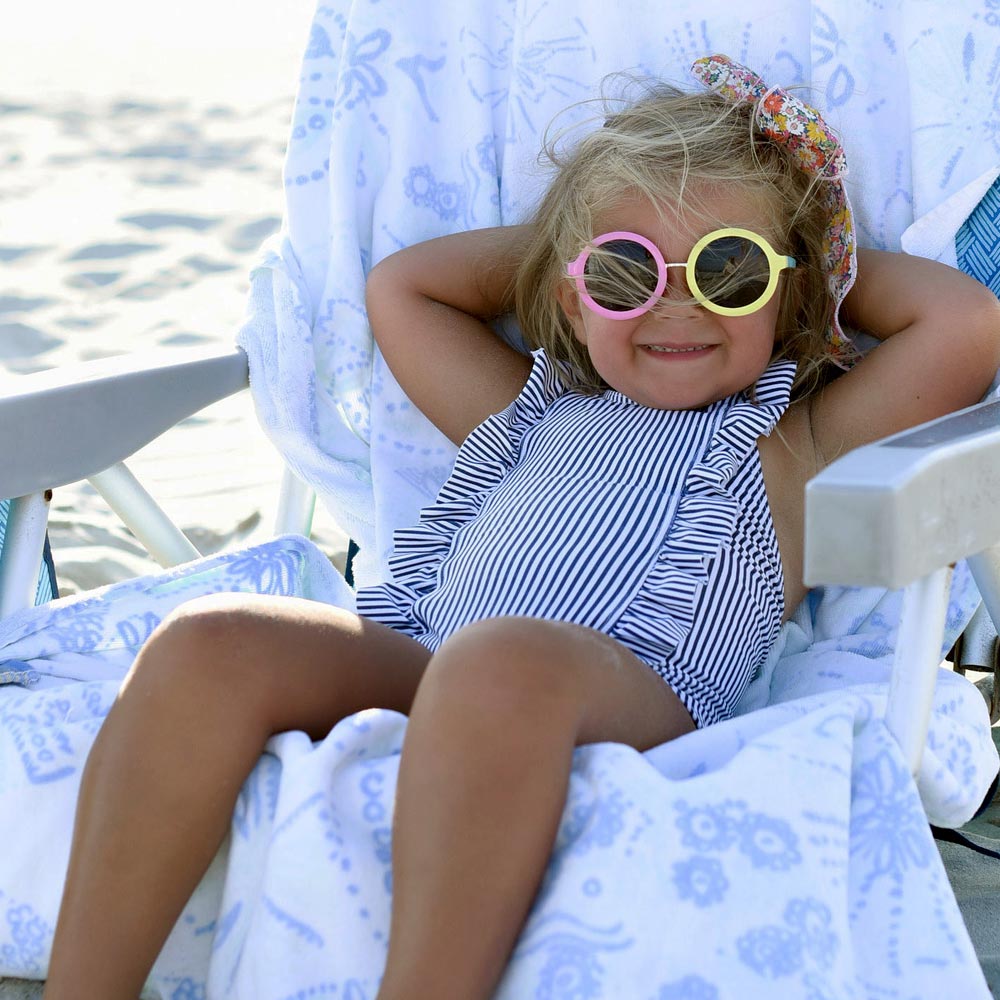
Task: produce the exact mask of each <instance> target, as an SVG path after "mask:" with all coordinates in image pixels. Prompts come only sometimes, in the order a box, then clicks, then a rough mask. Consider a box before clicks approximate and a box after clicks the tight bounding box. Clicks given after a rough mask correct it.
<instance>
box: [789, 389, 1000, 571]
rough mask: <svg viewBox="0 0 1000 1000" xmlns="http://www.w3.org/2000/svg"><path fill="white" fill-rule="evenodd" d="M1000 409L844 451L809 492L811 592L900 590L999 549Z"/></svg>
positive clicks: (982, 408)
mask: <svg viewBox="0 0 1000 1000" xmlns="http://www.w3.org/2000/svg"><path fill="white" fill-rule="evenodd" d="M998 512H1000V402H986V403H978V404H977V405H976V406H971V407H969V408H968V409H965V410H959V411H958V412H957V413H952V414H949V415H948V416H946V417H941V418H939V419H938V420H932V421H930V422H929V423H926V424H921V425H920V426H919V427H916V428H913V429H911V430H908V431H904V432H902V433H901V434H895V435H893V436H892V437H888V438H885V439H883V440H882V441H878V442H876V443H874V444H870V445H866V446H865V447H863V448H858V449H856V450H855V451H852V452H850V453H849V454H847V455H845V456H844V457H843V458H840V459H838V460H837V461H836V462H833V463H832V464H831V465H830V466H828V467H827V468H826V469H824V470H823V472H821V473H820V474H819V475H818V476H816V477H815V478H813V479H812V480H810V482H809V483H808V485H807V486H806V517H805V520H806V524H805V534H806V538H805V565H804V576H805V582H806V584H807V585H808V586H810V587H811V586H817V585H820V584H840V585H844V586H878V587H888V588H890V589H897V588H900V587H905V586H907V585H908V584H910V583H912V582H913V581H915V580H917V579H920V578H921V577H924V576H926V575H927V574H929V573H931V572H933V571H934V570H936V569H938V568H940V567H943V566H947V565H949V564H951V563H954V562H956V561H958V560H960V559H965V558H966V557H968V556H971V555H975V554H976V553H979V552H982V551H983V550H985V549H987V548H988V547H990V546H991V545H994V544H996V543H997V542H998V541H1000V516H998Z"/></svg>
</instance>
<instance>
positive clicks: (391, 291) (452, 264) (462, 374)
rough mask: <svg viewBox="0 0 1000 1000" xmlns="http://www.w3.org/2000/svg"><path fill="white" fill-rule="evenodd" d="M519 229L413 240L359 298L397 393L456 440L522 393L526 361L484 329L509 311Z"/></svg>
mask: <svg viewBox="0 0 1000 1000" xmlns="http://www.w3.org/2000/svg"><path fill="white" fill-rule="evenodd" d="M528 236H529V230H528V227H526V226H507V227H502V228H498V229H477V230H473V231H472V232H467V233H457V234H455V235H453V236H442V237H440V238H439V239H435V240H428V241H427V242H426V243H418V244H415V245H414V246H412V247H408V248H407V249H405V250H400V251H399V252H398V253H394V254H392V255H391V256H389V257H386V258H385V260H383V261H382V262H381V263H379V264H377V265H376V266H375V267H374V268H373V269H372V271H371V274H370V275H369V277H368V286H367V289H366V301H367V306H368V319H369V322H370V323H371V327H372V333H373V335H374V337H375V340H376V342H377V343H378V346H379V348H380V350H381V351H382V356H383V357H384V358H385V360H386V363H387V364H388V365H389V368H390V370H391V371H392V373H393V375H395V377H396V380H397V381H398V382H399V384H400V386H402V388H403V391H404V392H405V393H406V394H407V396H409V397H410V399H411V400H412V401H413V402H414V403H415V404H416V405H417V406H418V407H420V409H421V410H422V411H423V413H424V414H425V415H426V416H427V417H428V419H429V420H431V422H432V423H433V424H434V425H435V426H436V427H438V428H439V429H440V430H441V431H442V432H443V433H444V434H446V435H447V436H448V437H449V438H450V439H451V440H452V441H454V442H455V443H456V444H461V443H462V441H464V440H465V438H466V436H467V435H468V433H469V431H471V430H472V429H473V428H474V427H476V426H477V425H478V424H480V423H482V421H483V420H485V419H486V417H488V416H489V415H490V414H492V413H498V412H499V411H500V410H502V409H504V408H505V407H506V406H507V405H508V404H509V403H510V402H511V401H512V400H513V399H514V398H515V397H516V396H517V394H518V393H519V392H520V391H521V389H522V388H523V386H524V383H525V381H526V380H527V377H528V372H529V371H530V370H531V359H530V358H528V357H526V356H525V355H523V354H521V353H519V352H518V351H515V350H514V349H513V348H512V347H510V346H508V345H507V344H506V343H504V342H503V341H502V340H501V339H500V338H499V337H498V336H497V335H496V334H495V333H494V332H493V331H492V330H491V329H490V327H489V326H488V325H487V323H488V321H489V320H491V319H494V318H496V317H497V316H500V315H502V314H503V313H505V312H508V311H509V310H510V309H511V307H512V305H513V278H514V272H515V269H516V267H517V262H518V261H519V260H520V258H521V256H522V255H523V253H524V250H525V247H526V245H527V241H528Z"/></svg>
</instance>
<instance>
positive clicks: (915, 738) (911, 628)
mask: <svg viewBox="0 0 1000 1000" xmlns="http://www.w3.org/2000/svg"><path fill="white" fill-rule="evenodd" d="M950 583H951V568H950V567H945V568H943V569H939V570H935V571H934V572H933V573H929V574H928V575H927V576H925V577H922V578H921V579H919V580H915V581H914V582H913V583H911V584H910V585H909V586H908V587H907V588H906V590H905V592H904V594H903V615H902V619H901V620H900V623H899V637H898V640H897V642H896V655H895V658H894V660H893V665H892V679H891V681H890V683H889V702H888V704H887V705H886V712H885V721H886V725H887V726H888V728H889V731H890V732H891V733H892V735H893V736H894V737H895V738H896V742H897V743H899V747H900V750H901V751H902V753H903V756H904V758H905V759H906V763H907V766H908V767H909V769H910V772H911V773H912V774H914V775H915V774H916V773H917V771H918V770H919V768H920V758H921V756H922V755H923V749H924V740H925V739H926V737H927V727H928V724H929V721H930V715H931V705H932V703H933V700H934V686H935V683H936V681H937V672H938V665H939V664H940V662H941V636H942V635H943V634H944V624H945V617H946V615H947V613H948V588H949V584H950Z"/></svg>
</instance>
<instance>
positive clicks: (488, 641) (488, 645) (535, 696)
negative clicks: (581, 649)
mask: <svg viewBox="0 0 1000 1000" xmlns="http://www.w3.org/2000/svg"><path fill="white" fill-rule="evenodd" d="M568 638H569V636H568V634H567V632H566V627H565V625H564V624H563V623H560V622H551V621H545V620H543V619H538V618H525V617H516V616H508V617H498V618H489V619H484V620H482V621H478V622H473V623H472V624H470V625H466V626H465V627H464V628H462V629H459V630H458V631H457V632H455V633H454V634H453V635H452V636H450V637H449V638H448V639H447V640H446V641H445V642H444V643H442V645H441V647H440V648H439V649H438V650H437V652H436V653H435V654H434V655H433V656H432V657H431V660H430V662H429V664H428V666H427V673H426V675H425V678H424V681H423V683H422V685H421V688H422V689H424V688H426V689H427V691H428V692H433V693H434V694H436V695H437V696H439V697H442V696H446V697H449V698H452V699H456V698H457V699H460V700H462V701H463V703H465V704H467V705H468V706H469V707H470V708H475V707H477V706H478V707H480V708H482V709H484V710H488V711H490V712H511V713H519V712H523V711H531V712H538V711H540V710H543V709H546V710H552V709H554V708H555V707H556V706H563V707H565V708H570V709H571V708H572V703H573V702H574V700H575V699H576V696H577V693H578V692H579V686H578V685H577V684H576V683H575V677H574V675H575V674H576V672H577V667H578V664H577V663H576V662H575V661H574V659H573V657H572V655H567V652H568V650H567V639H568Z"/></svg>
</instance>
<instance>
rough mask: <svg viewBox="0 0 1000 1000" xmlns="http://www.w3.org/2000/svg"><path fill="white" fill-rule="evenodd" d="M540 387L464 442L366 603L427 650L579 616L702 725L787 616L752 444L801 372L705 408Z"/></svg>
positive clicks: (544, 377) (557, 385)
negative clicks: (521, 622)
mask: <svg viewBox="0 0 1000 1000" xmlns="http://www.w3.org/2000/svg"><path fill="white" fill-rule="evenodd" d="M534 357H535V362H534V365H533V367H532V370H531V373H530V375H529V377H528V381H527V383H526V384H525V387H524V389H523V390H522V392H521V394H520V395H519V396H518V398H517V399H516V400H515V401H514V402H513V403H511V405H510V406H509V407H507V409H506V410H504V411H503V412H502V413H499V414H496V415H494V416H492V417H490V418H488V419H487V420H486V421H484V422H483V423H482V424H480V426H479V427H477V428H476V429H475V430H474V431H473V432H472V433H471V434H470V435H469V437H468V438H467V439H466V441H465V442H464V443H463V445H462V447H461V449H460V450H459V454H458V457H457V459H456V461H455V466H454V469H453V470H452V474H451V476H450V477H449V479H448V481H447V482H446V483H445V484H444V486H443V487H442V489H441V492H440V494H439V495H438V498H437V501H436V502H435V503H434V504H432V505H431V506H430V507H427V508H425V509H424V510H423V511H421V516H420V521H419V523H418V524H417V525H416V526H414V527H412V528H406V529H402V530H400V531H397V532H396V533H395V535H394V539H393V540H394V545H395V548H394V551H393V555H392V557H391V558H390V560H389V565H390V569H391V571H392V581H391V582H388V583H384V584H379V585H377V586H374V587H367V588H364V589H362V590H361V591H359V592H358V595H357V597H358V602H357V607H358V611H359V612H360V613H361V614H363V615H365V616H367V617H369V618H373V619H375V620H377V621H381V622H383V623H384V624H386V625H389V626H391V627H393V628H396V629H399V630H400V631H403V632H406V633H407V634H409V635H411V636H413V637H414V638H416V639H418V640H419V641H420V642H422V643H424V644H425V645H426V646H427V647H428V648H430V649H432V650H433V649H437V648H438V647H439V646H440V645H441V643H442V642H444V640H445V639H446V638H447V637H448V636H449V635H451V634H453V633H454V632H456V631H457V630H458V629H460V628H462V626H464V625H467V624H469V623H471V622H475V621H479V620H481V619H484V618H492V617H497V616H500V615H528V616H532V617H538V618H547V619H553V620H559V621H570V622H576V623H577V624H580V625H586V626H589V627H590V628H594V629H598V630H600V631H602V632H605V633H606V634H608V635H610V636H613V637H614V638H616V639H618V640H619V641H620V642H622V643H623V644H624V645H625V646H627V647H628V648H629V649H631V650H632V651H633V652H634V653H635V654H636V655H637V656H638V657H639V658H640V659H642V660H643V661H645V662H646V663H648V664H649V665H650V666H651V667H652V668H653V669H654V670H656V671H657V672H658V673H659V674H660V675H661V676H662V677H663V678H664V679H665V680H666V681H667V682H668V683H669V684H670V685H671V687H673V688H674V690H675V691H676V692H677V694H678V695H679V696H680V697H681V699H682V700H683V701H684V703H685V705H686V706H687V708H688V710H689V711H690V712H691V714H692V716H693V717H694V719H695V721H696V722H697V723H698V724H699V725H707V724H708V723H711V722H714V721H717V720H719V719H722V718H725V717H727V716H728V715H729V714H731V712H732V708H733V706H734V705H735V703H736V701H737V699H738V698H739V696H740V694H741V693H742V691H743V689H744V687H745V686H746V684H747V682H748V681H749V679H750V677H751V675H752V673H753V671H754V668H755V667H756V666H757V665H758V664H759V663H760V662H761V661H762V660H763V659H764V657H765V656H766V655H767V651H768V649H769V648H770V646H771V643H772V642H773V641H774V638H775V636H776V634H777V630H778V628H779V626H780V624H781V617H782V613H783V610H784V601H783V578H782V572H781V560H780V557H779V554H778V548H777V542H776V540H775V537H774V529H773V525H772V524H771V517H770V511H769V509H768V506H767V498H766V495H765V492H764V483H763V479H762V477H761V470H760V462H759V458H758V454H757V448H756V442H757V438H758V437H760V436H761V435H763V434H768V433H769V432H770V431H771V429H772V428H773V427H774V424H775V423H776V422H777V420H778V418H779V417H780V416H781V414H782V413H783V412H784V410H785V408H786V407H787V405H788V399H789V393H790V390H791V383H792V378H793V376H794V371H795V369H794V365H793V364H791V363H789V362H781V363H776V364H773V365H772V366H771V367H770V368H768V370H767V371H766V372H765V373H764V375H763V376H762V377H761V379H760V380H759V382H758V383H757V386H756V392H755V396H756V399H755V402H750V401H749V400H748V399H747V398H746V397H745V395H744V394H742V393H740V394H738V395H736V396H731V397H729V398H727V399H723V400H720V401H719V402H717V403H713V404H711V405H710V406H708V407H705V408H704V409H701V410H657V409H651V408H649V407H646V406H642V405H640V404H638V403H636V402H634V401H633V400H631V399H629V398H628V397H627V396H624V395H623V394H621V393H619V392H616V391H613V390H608V391H606V392H605V393H603V394H602V395H600V396H584V395H582V394H580V393H578V392H575V391H573V389H572V388H571V385H570V383H569V381H568V380H567V379H566V378H565V377H564V374H563V373H562V372H561V371H560V368H559V366H558V365H557V364H555V363H553V362H552V361H550V360H549V359H548V358H547V356H546V355H545V353H544V352H543V351H537V352H536V353H535V356H534Z"/></svg>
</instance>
